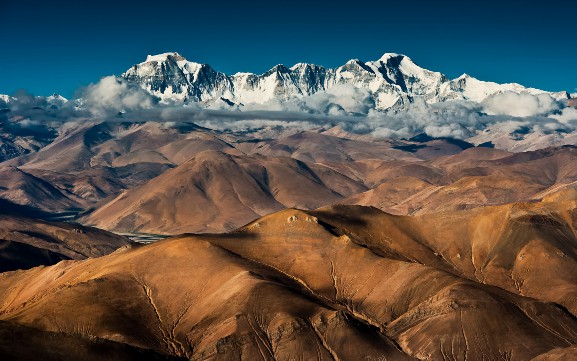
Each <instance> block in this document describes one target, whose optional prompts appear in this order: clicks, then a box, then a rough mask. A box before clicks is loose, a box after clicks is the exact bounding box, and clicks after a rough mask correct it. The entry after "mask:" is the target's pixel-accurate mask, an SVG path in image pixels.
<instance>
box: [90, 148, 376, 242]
mask: <svg viewBox="0 0 577 361" xmlns="http://www.w3.org/2000/svg"><path fill="white" fill-rule="evenodd" d="M364 190H366V188H365V187H364V186H363V185H362V184H359V183H358V182H355V181H353V180H351V179H350V178H347V177H346V176H344V175H342V174H340V173H338V172H336V171H334V170H332V169H330V168H327V167H323V166H320V165H317V164H307V163H304V162H301V161H298V160H295V159H291V158H284V157H264V156H260V155H253V156H235V155H230V154H226V153H222V152H215V151H206V152H202V153H200V154H199V155H197V156H196V157H194V158H192V159H190V160H189V161H187V162H185V163H183V164H181V165H180V166H178V167H177V168H175V169H173V170H170V171H168V172H166V173H164V174H162V175H161V176H159V177H157V178H155V179H153V180H151V181H150V182H148V183H146V184H145V185H143V186H140V187H138V188H135V189H133V190H131V191H129V192H126V193H124V194H122V195H120V196H119V197H117V198H116V199H114V200H112V201H111V202H109V203H108V204H105V205H103V206H101V207H100V208H98V209H97V210H96V211H95V212H93V213H91V214H90V215H88V216H87V217H86V218H84V219H83V220H82V221H83V222H85V223H86V224H90V225H95V226H97V227H100V228H104V229H114V230H121V231H134V230H136V231H143V232H152V233H159V232H160V233H162V232H172V233H182V232H215V231H217V232H221V231H224V230H230V229H233V228H235V227H238V226H240V225H242V224H246V223H247V222H250V221H251V220H253V219H255V218H258V217H259V216H262V215H265V214H268V213H271V212H274V211H278V210H280V209H282V208H285V207H301V208H307V209H312V208H317V207H320V206H322V205H325V204H331V203H334V202H336V201H338V200H341V199H343V198H345V197H347V196H350V195H352V194H356V193H359V192H362V191H364Z"/></svg>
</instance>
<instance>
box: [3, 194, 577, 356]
mask: <svg viewBox="0 0 577 361" xmlns="http://www.w3.org/2000/svg"><path fill="white" fill-rule="evenodd" d="M511 209H515V212H516V213H515V212H512V211H511ZM573 209H575V204H574V202H573V203H571V201H568V202H563V203H543V204H541V205H523V204H520V205H515V206H502V207H496V208H495V209H493V210H491V209H490V208H485V209H479V210H473V211H465V212H455V213H454V214H453V215H452V216H451V217H445V218H436V219H435V218H426V217H428V216H422V217H402V216H392V215H388V214H385V213H383V212H380V211H378V210H376V209H374V208H368V207H360V206H338V207H330V208H326V209H321V210H318V211H307V212H305V211H299V210H295V209H287V210H283V211H280V212H278V213H275V214H272V215H269V216H265V217H263V218H261V219H259V220H257V221H254V222H251V223H250V224H248V225H246V226H245V227H243V228H241V229H239V230H238V231H235V232H232V233H228V234H221V235H196V236H192V235H191V236H186V235H185V236H181V237H178V238H172V239H167V240H163V241H159V242H157V243H154V244H150V245H147V246H138V247H132V248H125V249H122V250H118V251H116V252H114V253H113V254H110V255H108V256H105V257H101V258H97V259H90V260H85V261H82V262H78V261H64V262H61V263H59V264H58V265H55V266H51V267H46V268H36V269H32V270H29V271H19V272H10V273H4V274H1V275H0V290H1V292H0V319H1V320H3V321H6V322H8V323H9V324H11V325H12V324H21V325H25V326H27V327H34V328H38V329H41V330H44V331H48V332H61V333H64V334H74V335H77V336H79V337H81V338H83V339H87V338H92V339H94V337H96V338H102V339H107V340H111V341H115V342H120V343H125V344H128V345H130V346H131V347H138V348H147V349H151V350H153V351H155V352H158V353H163V354H167V355H175V356H185V357H187V358H189V359H191V360H204V359H238V358H243V359H292V358H302V359H311V358H315V359H342V360H352V359H364V358H369V359H371V358H372V359H378V358H386V359H392V360H395V359H399V360H400V359H412V358H416V359H421V360H429V359H433V360H437V359H456V360H464V359H469V360H477V359H479V360H480V359H482V358H483V357H484V358H486V359H491V360H529V359H531V358H533V357H537V356H539V355H542V354H545V355H544V356H543V357H546V356H547V355H546V353H549V355H555V354H556V353H558V352H561V351H560V350H562V349H567V348H569V347H573V346H575V345H577V321H576V320H575V317H574V314H575V308H574V305H573V304H571V302H570V299H571V298H570V297H569V298H566V297H565V296H567V295H570V294H571V293H572V292H573V291H572V290H574V289H575V285H576V284H577V282H576V281H575V280H574V279H571V278H567V277H569V275H570V273H571V269H570V267H574V266H573V265H575V264H576V263H575V262H576V260H577V258H576V254H577V253H575V252H574V249H575V247H574V243H576V241H575V232H574V229H575V221H574V218H571V219H569V218H567V217H568V216H569V215H571V214H573ZM483 212H485V213H483ZM500 212H501V213H502V212H505V213H507V212H509V214H510V216H509V217H503V216H502V214H501V213H500ZM531 217H533V218H531ZM445 219H446V221H444V220H445ZM543 220H545V221H543ZM552 220H555V222H553V221H552ZM443 222H446V223H443ZM489 225H491V226H489ZM451 227H452V228H451ZM542 227H549V228H547V233H546V234H543V232H541V231H542V230H543V228H542ZM465 229H466V230H470V231H471V232H469V236H468V237H462V239H461V238H459V237H461V236H463V233H462V232H464V230H465ZM499 229H502V230H505V231H503V232H501V233H500V232H499ZM508 229H511V230H512V231H509V230H508ZM551 235H563V237H564V238H562V239H560V238H558V237H556V236H551ZM451 237H453V238H459V239H458V240H457V241H455V242H452V243H450V242H442V240H444V239H447V238H451ZM527 244H538V245H539V247H534V248H530V247H525V245H527ZM560 251H562V252H563V255H561V254H560V253H559V252H560ZM535 257H539V258H540V262H539V263H536V262H533V260H534V259H535ZM514 259H520V261H514ZM512 260H513V261H512ZM478 262H483V263H484V264H485V266H483V265H481V264H479V263H478ZM473 266H476V268H475V267H473ZM560 266H564V267H569V268H568V270H567V271H566V273H564V274H561V275H558V272H556V271H558V270H559V267H560ZM536 267H537V268H536ZM549 267H550V268H551V271H550V272H545V271H546V270H547V269H548V268H549ZM475 270H477V271H475ZM509 270H510V272H509ZM525 271H527V272H525ZM573 274H575V273H573ZM507 275H511V276H510V277H512V278H513V279H514V280H516V281H517V282H520V281H522V285H521V286H519V288H517V287H515V286H511V285H512V284H514V282H509V280H511V278H509V279H508V278H507ZM559 282H561V283H563V288H562V289H561V290H560V291H559V292H557V293H549V294H544V296H543V298H540V296H539V295H538V294H537V293H538V292H540V290H543V289H544V288H545V287H547V286H549V285H551V284H559ZM555 289H557V288H555ZM527 294H531V295H533V298H530V297H525V296H526V295H527ZM551 301H554V302H559V303H560V304H561V305H565V307H567V309H568V310H569V311H570V312H569V311H567V310H566V309H565V308H563V307H559V306H558V305H557V304H555V303H553V302H551ZM547 357H548V356H547Z"/></svg>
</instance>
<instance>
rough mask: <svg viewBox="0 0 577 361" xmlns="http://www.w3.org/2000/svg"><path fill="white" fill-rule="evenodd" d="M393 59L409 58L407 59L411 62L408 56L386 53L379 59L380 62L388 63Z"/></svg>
mask: <svg viewBox="0 0 577 361" xmlns="http://www.w3.org/2000/svg"><path fill="white" fill-rule="evenodd" d="M391 58H407V59H409V60H410V58H409V57H408V56H406V55H403V54H397V53H384V54H383V56H381V57H380V58H379V61H382V62H387V61H388V60H389V59H391Z"/></svg>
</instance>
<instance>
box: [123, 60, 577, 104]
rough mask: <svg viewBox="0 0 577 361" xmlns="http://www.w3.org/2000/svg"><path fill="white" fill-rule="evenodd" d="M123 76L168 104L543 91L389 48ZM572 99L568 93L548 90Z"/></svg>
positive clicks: (154, 63) (150, 63) (159, 68)
mask: <svg viewBox="0 0 577 361" xmlns="http://www.w3.org/2000/svg"><path fill="white" fill-rule="evenodd" d="M122 76H123V77H124V78H125V79H127V80H128V81H131V82H135V83H138V84H139V85H140V86H141V87H142V88H144V89H145V90H147V91H148V92H149V93H150V94H152V95H154V96H157V97H158V98H160V99H161V101H162V102H164V103H170V102H188V101H194V102H204V103H212V102H215V101H219V102H223V101H224V102H226V103H236V104H248V103H265V102H267V101H271V100H277V101H286V100H288V99H292V98H299V97H304V96H309V95H313V94H315V93H318V92H323V91H327V90H330V89H331V88H333V87H335V86H336V85H339V84H350V85H353V86H355V87H358V88H363V89H367V90H369V91H370V92H371V94H372V97H373V98H374V103H375V108H376V109H379V110H385V109H390V108H393V109H398V108H402V107H403V106H404V105H407V104H408V103H410V102H411V101H412V100H413V99H414V98H415V97H422V98H424V99H425V100H426V101H427V102H429V103H435V102H441V101H446V100H451V99H462V100H472V101H476V102H481V101H483V100H484V99H485V98H486V97H488V96H490V95H492V94H495V93H500V92H506V91H512V92H516V93H523V92H526V93H530V94H541V93H548V92H545V91H543V90H539V89H533V88H526V87H523V86H522V85H519V84H514V83H513V84H497V83H492V82H484V81H481V80H478V79H475V78H473V77H470V76H468V75H466V74H464V75H462V76H460V77H458V78H456V79H453V80H450V79H448V78H447V77H446V76H445V75H443V74H441V73H439V72H434V71H430V70H427V69H424V68H422V67H420V66H418V65H417V64H415V63H414V62H413V61H412V60H411V59H410V58H409V57H407V56H405V55H402V54H393V53H387V54H384V55H383V56H382V57H381V58H380V59H378V60H376V61H369V62H362V61H360V60H356V59H353V60H350V61H348V62H347V63H346V64H344V65H343V66H340V67H338V68H336V69H329V68H325V67H322V66H318V65H314V64H306V63H298V64H296V65H294V66H292V67H290V68H287V67H286V66H284V65H277V66H275V67H273V68H272V69H270V70H269V71H267V72H265V73H263V74H260V75H257V74H253V73H237V74H234V75H227V74H224V73H222V72H219V71H216V70H214V69H213V68H211V67H210V65H208V64H200V63H195V62H191V61H188V60H186V59H185V58H184V57H183V56H181V55H180V54H178V53H164V54H159V55H149V56H148V57H147V59H146V61H145V62H143V63H140V64H136V65H134V66H132V67H131V68H130V69H129V70H127V71H126V72H125V73H124V74H122ZM549 94H550V95H551V96H552V97H554V98H555V99H567V98H569V97H570V96H569V94H568V93H567V92H559V93H549Z"/></svg>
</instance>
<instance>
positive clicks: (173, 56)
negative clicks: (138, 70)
mask: <svg viewBox="0 0 577 361" xmlns="http://www.w3.org/2000/svg"><path fill="white" fill-rule="evenodd" d="M168 59H172V60H174V61H182V60H186V59H185V58H184V57H183V56H182V55H180V54H179V53H177V52H169V53H162V54H157V55H148V56H147V57H146V62H147V63H150V62H154V61H155V62H159V63H162V62H164V61H167V60H168Z"/></svg>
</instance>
